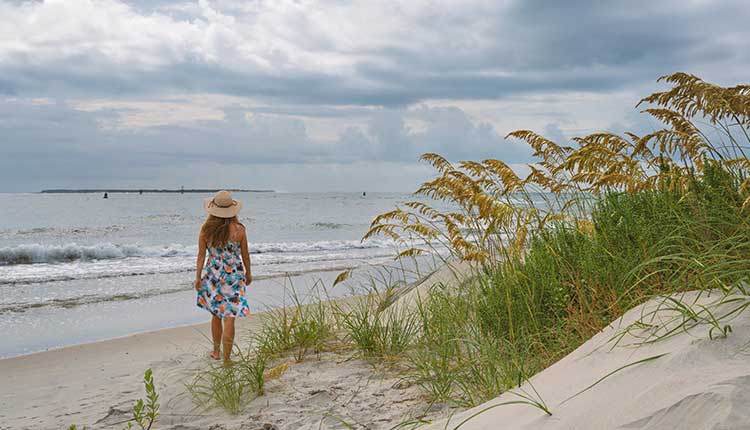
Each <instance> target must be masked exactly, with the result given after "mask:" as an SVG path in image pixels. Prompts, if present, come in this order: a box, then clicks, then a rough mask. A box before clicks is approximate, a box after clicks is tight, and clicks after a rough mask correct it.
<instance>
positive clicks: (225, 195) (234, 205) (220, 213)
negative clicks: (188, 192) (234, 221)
mask: <svg viewBox="0 0 750 430" xmlns="http://www.w3.org/2000/svg"><path fill="white" fill-rule="evenodd" d="M203 209H205V210H206V212H208V213H209V214H210V215H213V216H217V217H219V218H232V217H233V216H235V215H237V214H238V213H239V212H240V209H242V202H241V201H239V200H234V199H233V198H232V193H230V192H229V191H224V190H222V191H219V192H218V193H216V194H214V197H213V198H212V199H206V200H204V201H203Z"/></svg>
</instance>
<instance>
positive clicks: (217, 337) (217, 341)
mask: <svg viewBox="0 0 750 430" xmlns="http://www.w3.org/2000/svg"><path fill="white" fill-rule="evenodd" d="M221 335H222V329H221V318H219V317H217V316H216V315H213V316H211V337H213V340H214V351H213V352H212V353H211V358H213V359H214V360H218V359H219V358H221V355H220V354H221V352H220V350H221Z"/></svg>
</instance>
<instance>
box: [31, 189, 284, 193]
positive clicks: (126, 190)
mask: <svg viewBox="0 0 750 430" xmlns="http://www.w3.org/2000/svg"><path fill="white" fill-rule="evenodd" d="M217 191H220V190H219V189H207V188H206V189H202V188H180V189H174V190H170V189H155V188H137V189H125V188H122V189H117V188H96V189H80V190H77V189H64V188H60V189H52V190H42V191H40V193H43V194H64V193H138V194H142V193H204V194H206V193H215V192H217ZM227 191H231V192H233V193H273V192H275V191H274V190H244V189H240V188H231V189H228V190H227Z"/></svg>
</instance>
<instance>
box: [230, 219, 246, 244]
mask: <svg viewBox="0 0 750 430" xmlns="http://www.w3.org/2000/svg"><path fill="white" fill-rule="evenodd" d="M232 236H233V237H235V238H236V239H238V240H240V239H242V238H244V237H245V226H244V225H243V224H242V223H241V222H239V221H237V222H233V223H232Z"/></svg>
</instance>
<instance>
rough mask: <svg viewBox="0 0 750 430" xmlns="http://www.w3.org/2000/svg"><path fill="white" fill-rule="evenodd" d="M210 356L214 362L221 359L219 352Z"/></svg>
mask: <svg viewBox="0 0 750 430" xmlns="http://www.w3.org/2000/svg"><path fill="white" fill-rule="evenodd" d="M208 356H209V357H211V358H212V359H214V360H218V359H220V358H221V356H220V354H219V351H212V352H211V353H210V354H208Z"/></svg>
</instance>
